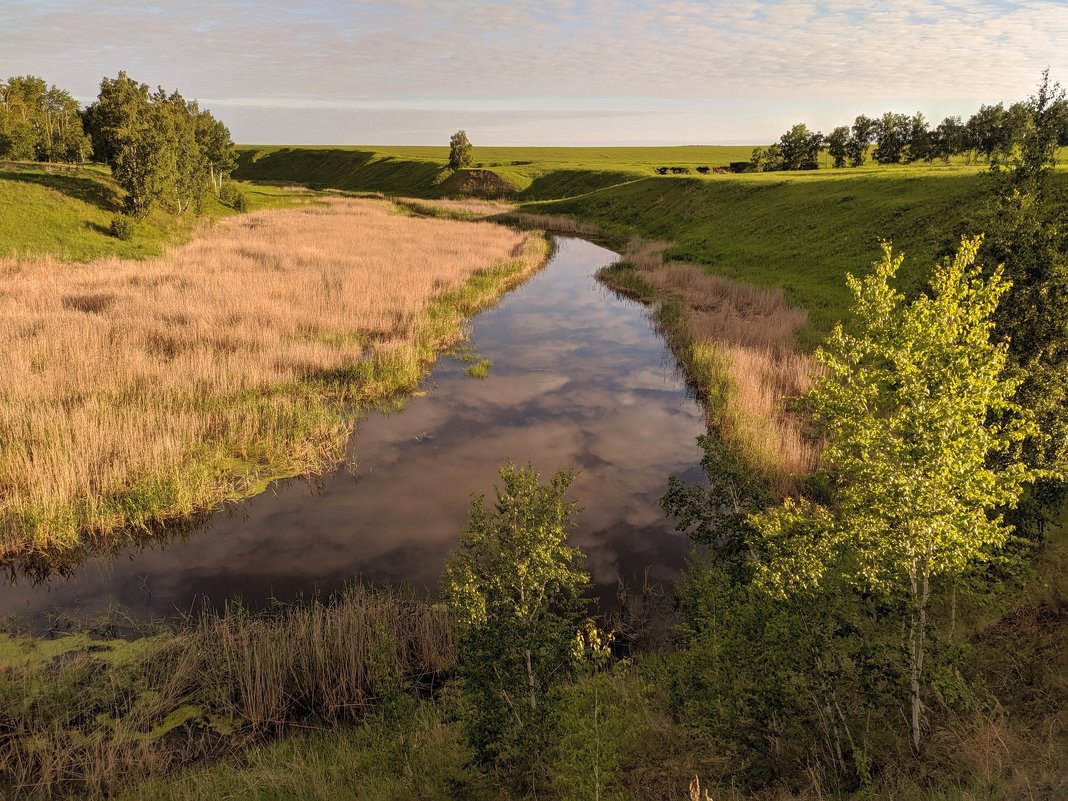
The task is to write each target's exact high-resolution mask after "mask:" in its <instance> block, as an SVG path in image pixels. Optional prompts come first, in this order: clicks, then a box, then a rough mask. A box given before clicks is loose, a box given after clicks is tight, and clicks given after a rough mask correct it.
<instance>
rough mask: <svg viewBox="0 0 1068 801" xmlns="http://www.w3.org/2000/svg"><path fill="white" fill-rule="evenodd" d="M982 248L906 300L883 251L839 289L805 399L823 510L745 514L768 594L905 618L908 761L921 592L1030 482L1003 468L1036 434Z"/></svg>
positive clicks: (990, 536) (1024, 474)
mask: <svg viewBox="0 0 1068 801" xmlns="http://www.w3.org/2000/svg"><path fill="white" fill-rule="evenodd" d="M979 246H980V239H971V240H964V241H962V243H961V246H960V249H959V250H958V252H957V255H956V258H955V259H953V260H952V261H950V260H947V261H945V262H944V263H943V264H942V265H941V266H939V267H938V268H937V269H936V270H935V272H934V275H933V278H932V281H931V294H930V295H921V296H920V297H919V298H917V299H916V300H915V301H913V302H912V303H906V302H905V299H904V296H903V295H902V294H901V293H899V292H898V291H896V290H895V289H893V288H892V286H891V281H892V279H893V278H894V276H895V275H896V273H897V271H898V268H899V267H900V265H901V261H902V258H901V257H900V256H897V257H895V256H894V255H893V254H892V252H891V250H890V246H889V245H885V246H884V253H883V258H882V260H881V261H879V262H877V263H876V265H875V269H874V272H873V273H872V274H871V275H870V276H868V277H867V278H865V279H863V280H858V279H856V278H854V277H853V276H849V285H850V288H851V289H852V291H853V295H854V298H855V303H854V316H855V324H854V325H853V326H851V330H853V331H854V333H847V332H846V329H845V328H843V327H842V326H841V325H839V326H837V328H836V329H835V331H834V333H833V334H832V336H831V338H830V340H829V342H828V345H827V346H826V347H825V348H821V349H820V350H819V351H817V358H818V360H819V362H820V363H821V364H822V365H823V367H824V368H825V370H826V373H825V375H824V376H823V377H822V378H820V379H819V380H818V381H817V383H816V386H815V387H814V388H813V389H812V390H811V392H810V393H809V395H808V401H809V403H810V404H811V408H812V410H813V413H814V415H815V418H816V420H817V421H819V422H821V423H822V424H823V426H824V427H825V435H826V437H827V448H826V450H825V452H824V458H825V461H826V463H827V464H828V465H830V467H831V469H832V471H833V473H834V475H835V477H836V492H835V495H834V499H833V502H832V503H827V504H821V503H817V502H814V501H810V500H804V499H802V500H787V501H786V502H785V503H784V504H783V505H781V506H778V507H775V508H773V509H770V510H767V511H765V512H761V513H758V514H757V515H755V516H754V519H753V524H754V525H755V526H756V528H757V529H759V530H760V532H761V533H762V535H763V540H762V548H763V554H762V559H761V562H760V564H759V567H758V571H759V577H758V578H759V581H760V582H761V584H762V585H763V586H765V587H766V588H768V589H769V590H771V591H772V592H774V593H777V594H779V595H791V594H794V593H803V592H804V590H805V589H806V588H811V587H814V586H819V585H820V584H821V583H822V582H824V581H825V580H835V579H836V577H842V578H844V579H845V580H847V581H849V582H852V583H854V584H855V585H856V586H857V587H858V588H861V589H863V590H867V591H873V592H876V593H880V594H884V595H887V596H895V595H897V594H898V593H901V594H902V595H903V597H904V598H905V599H906V606H907V626H906V629H907V632H908V633H907V641H906V643H905V646H906V652H907V653H906V661H907V666H908V669H907V674H908V685H909V692H908V698H909V705H910V709H911V715H910V726H909V729H910V739H911V741H912V744H913V747H914V748H915V749H916V750H919V748H920V746H921V742H922V731H923V719H924V715H923V702H922V697H923V687H924V682H925V658H926V655H927V648H926V642H927V634H928V618H927V615H928V604H929V600H930V597H931V583H932V580H934V579H937V578H938V577H939V576H943V575H954V574H959V573H961V572H963V571H964V570H966V569H967V568H968V567H969V566H970V565H972V564H974V563H976V562H977V561H982V560H984V559H985V558H987V557H988V556H989V555H990V554H991V553H992V551H993V550H994V549H996V548H998V547H999V546H1001V545H1002V544H1004V542H1005V541H1006V538H1007V536H1008V534H1009V531H1010V527H1009V526H1008V525H1006V523H1005V522H1004V520H1003V518H1002V516H1001V515H1000V514H998V513H997V512H996V510H998V509H1001V508H1005V507H1011V506H1013V505H1014V504H1015V503H1016V501H1017V499H1018V497H1019V495H1020V493H1021V490H1022V488H1023V487H1024V485H1025V484H1026V483H1027V482H1029V481H1031V480H1033V478H1034V477H1035V473H1034V472H1033V471H1032V470H1030V469H1029V468H1028V467H1027V466H1026V465H1025V464H1024V463H1023V462H1021V461H1020V460H1018V459H1015V458H1013V457H1012V451H1013V448H1014V446H1015V445H1016V444H1018V443H1019V442H1020V441H1022V440H1023V439H1024V438H1025V437H1026V436H1028V435H1029V434H1032V433H1033V432H1034V426H1033V424H1031V423H1030V421H1029V420H1028V418H1027V415H1026V413H1025V412H1024V411H1023V410H1021V409H1020V408H1019V407H1018V406H1017V404H1016V403H1015V402H1014V401H1013V399H1012V397H1013V393H1014V392H1015V390H1016V388H1017V386H1018V383H1019V382H1018V381H1016V380H1014V379H1011V378H1006V377H1005V376H1004V367H1005V363H1006V358H1007V353H1008V349H1007V346H1006V345H1005V344H1004V343H1001V344H996V343H994V342H992V341H991V335H992V331H993V322H992V320H991V318H992V315H993V314H994V310H995V309H996V308H997V305H998V302H999V301H1000V300H1001V298H1002V296H1003V295H1004V294H1005V291H1006V288H1007V285H1006V283H1005V281H1004V280H1003V279H1002V273H1001V271H1000V270H997V271H995V272H994V273H993V275H991V276H990V277H989V279H984V278H983V277H982V275H981V271H980V269H979V268H977V267H976V266H975V258H976V254H977V252H978V249H979Z"/></svg>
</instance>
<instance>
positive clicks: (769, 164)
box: [749, 144, 783, 172]
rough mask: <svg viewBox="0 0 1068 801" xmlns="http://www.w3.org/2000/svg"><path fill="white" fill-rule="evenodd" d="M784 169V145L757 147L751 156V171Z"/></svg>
mask: <svg viewBox="0 0 1068 801" xmlns="http://www.w3.org/2000/svg"><path fill="white" fill-rule="evenodd" d="M781 169H783V158H782V146H781V145H779V144H774V145H768V146H767V147H755V148H753V153H752V155H750V157H749V172H775V171H776V170H781Z"/></svg>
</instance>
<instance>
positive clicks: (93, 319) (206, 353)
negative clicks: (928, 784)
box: [0, 200, 546, 556]
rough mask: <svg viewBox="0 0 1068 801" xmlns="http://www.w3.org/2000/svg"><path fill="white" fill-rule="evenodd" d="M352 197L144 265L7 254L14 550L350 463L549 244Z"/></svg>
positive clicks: (251, 223) (2, 301)
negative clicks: (374, 416)
mask: <svg viewBox="0 0 1068 801" xmlns="http://www.w3.org/2000/svg"><path fill="white" fill-rule="evenodd" d="M391 209H392V206H391V204H389V203H388V202H385V201H372V200H364V201H342V200H333V201H329V202H327V203H325V204H321V205H315V206H309V207H307V208H304V209H299V210H281V211H266V212H261V213H257V214H251V215H246V216H241V217H236V218H232V219H230V220H226V221H224V222H220V223H219V224H217V225H216V227H215V228H214V229H212V230H211V231H209V232H205V233H203V234H202V235H200V236H198V237H197V238H196V239H194V241H192V242H191V243H190V244H188V245H185V246H183V247H181V248H177V249H174V250H171V251H169V252H168V253H167V254H166V255H165V256H162V257H160V258H156V259H151V260H147V261H142V262H136V261H129V260H117V259H112V260H104V261H97V262H92V263H88V264H62V263H59V262H56V261H54V260H51V259H46V258H40V259H32V258H26V259H10V258H9V259H6V260H3V261H0V346H2V347H3V349H4V351H5V354H6V357H7V358H6V359H5V360H4V362H3V364H2V365H0V443H3V444H2V447H0V530H2V531H3V534H2V535H0V554H3V555H6V556H16V555H19V554H26V553H28V552H31V551H34V550H37V549H42V548H56V547H66V546H70V545H73V544H74V543H75V542H77V541H78V539H79V537H80V536H81V535H84V534H88V535H90V536H104V535H107V534H109V533H111V532H113V531H115V530H118V529H122V528H126V527H134V528H145V527H148V526H151V525H154V524H156V523H159V522H162V521H165V520H168V519H171V518H174V517H182V516H187V515H191V514H194V513H197V512H200V511H203V510H206V509H209V508H211V507H212V506H214V505H215V504H217V503H219V502H220V501H223V500H226V499H232V498H239V497H243V496H244V495H247V494H249V493H252V492H255V491H258V490H260V489H262V488H263V484H264V481H265V480H266V479H268V478H272V477H278V476H283V475H293V474H298V473H307V472H313V471H316V470H318V469H321V468H322V467H324V466H326V465H329V464H332V463H335V462H336V461H337V460H338V459H340V458H341V456H342V455H343V451H344V445H345V442H346V441H347V438H348V436H349V435H350V433H351V431H352V426H353V416H352V414H351V413H347V412H346V410H347V409H348V408H349V407H351V405H352V404H359V403H367V402H372V401H375V400H378V399H381V398H384V397H386V396H389V395H390V394H392V393H395V392H398V391H403V390H410V389H414V388H415V387H416V386H417V385H418V382H419V381H420V379H421V378H422V375H423V373H424V371H425V369H426V368H427V366H428V364H429V363H430V362H431V361H432V360H433V358H434V356H435V354H436V353H437V352H438V351H439V350H441V349H443V348H445V347H448V346H449V345H450V344H452V343H453V342H454V341H455V340H456V339H457V337H459V335H460V322H461V320H462V318H463V316H464V315H467V314H470V313H471V312H473V311H475V310H477V309H478V308H480V307H481V306H482V305H485V304H486V303H488V302H490V301H492V300H493V299H494V298H496V297H497V296H498V295H499V293H500V291H501V290H502V289H503V288H504V287H506V286H508V285H511V284H514V283H515V282H516V281H518V280H521V278H522V277H523V276H524V275H526V274H527V273H529V271H531V270H532V269H534V268H535V267H537V266H539V265H540V264H541V263H542V262H543V260H544V257H545V254H546V247H545V243H544V240H543V239H542V238H541V237H540V236H537V235H532V234H526V233H523V232H518V231H515V230H513V229H509V228H505V227H503V226H498V225H492V224H488V223H465V222H455V221H450V220H441V219H421V218H415V217H408V216H402V215H398V214H394V213H392V211H391Z"/></svg>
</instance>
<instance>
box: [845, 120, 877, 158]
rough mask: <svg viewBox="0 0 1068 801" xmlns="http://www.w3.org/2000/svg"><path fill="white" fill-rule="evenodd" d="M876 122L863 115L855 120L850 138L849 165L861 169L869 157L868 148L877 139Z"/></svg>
mask: <svg viewBox="0 0 1068 801" xmlns="http://www.w3.org/2000/svg"><path fill="white" fill-rule="evenodd" d="M876 125H877V123H876V121H875V120H873V119H872V118H871V117H868V116H865V115H864V114H861V115H860V116H858V117H857V118H856V119H855V120H853V128H852V133H851V135H850V137H849V163H850V164H851V165H852V166H854V167H859V166H860V165H861V164H863V163H864V159H865V158H867V156H868V147H869V146H870V145H871V143H872V141H873V140H874V139H875V129H876Z"/></svg>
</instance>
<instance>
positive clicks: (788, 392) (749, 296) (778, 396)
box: [623, 241, 819, 495]
mask: <svg viewBox="0 0 1068 801" xmlns="http://www.w3.org/2000/svg"><path fill="white" fill-rule="evenodd" d="M666 247H667V245H666V243H662V242H644V241H634V242H632V243H630V245H628V247H627V248H626V249H625V251H624V254H623V258H624V260H625V261H626V262H627V263H629V264H631V265H633V267H634V269H635V271H636V272H637V274H638V277H639V278H640V280H641V281H643V282H644V283H645V284H647V285H648V286H650V287H652V288H653V289H654V290H655V291H656V292H658V293H662V294H664V295H666V296H668V297H670V298H673V299H675V300H677V301H678V302H679V303H680V304H681V305H682V324H683V325H684V327H685V329H686V330H685V336H684V337H683V339H684V340H685V342H686V345H687V346H688V348H689V350H690V352H689V353H688V354H686V356H685V358H684V360H687V359H688V360H689V361H691V362H694V363H695V365H694V366H695V368H696V369H697V371H699V372H701V373H702V380H703V381H705V382H709V383H716V382H719V383H722V384H725V387H724V388H723V390H722V391H721V392H716V391H715V388H709V387H706V388H705V389H706V390H708V389H712V391H713V393H714V394H717V395H718V398H717V402H716V403H712V404H710V406H709V415H710V422H711V423H712V424H713V425H714V426H715V427H716V428H717V429H718V431H719V433H720V434H721V435H722V436H724V437H725V438H727V439H728V440H730V442H731V444H732V445H733V446H735V447H737V448H739V449H740V450H741V451H742V452H743V453H744V454H745V455H746V457H747V459H748V460H749V461H750V462H751V463H752V464H754V465H755V466H756V467H758V468H759V469H760V470H761V471H762V472H763V473H764V474H765V475H766V476H767V477H768V478H769V479H770V480H771V483H772V486H773V487H774V488H775V490H776V491H777V492H778V493H779V494H784V495H785V494H788V493H790V492H792V491H793V490H794V489H795V488H796V486H797V481H798V479H799V477H801V476H803V475H805V474H807V473H809V472H811V471H812V470H814V469H815V468H816V466H817V464H818V461H819V448H818V446H817V445H816V444H815V443H813V442H812V441H811V440H810V439H808V438H807V437H806V436H805V434H804V431H803V422H804V421H803V419H802V418H801V416H800V415H798V414H796V413H794V412H791V411H790V410H789V409H788V401H789V399H790V398H794V397H797V396H799V395H801V394H803V393H805V392H806V391H808V390H809V389H810V388H811V386H812V382H813V379H814V377H815V375H816V371H817V365H816V363H815V361H814V360H813V359H812V358H811V357H810V356H808V355H806V354H803V353H799V352H798V351H797V350H795V349H794V338H795V336H796V334H797V332H798V331H799V330H800V329H801V328H802V327H803V326H804V325H805V323H806V322H807V320H808V315H807V313H806V312H805V311H803V310H802V309H798V308H795V307H793V306H790V305H789V304H788V303H787V302H786V298H785V296H784V295H783V292H782V290H781V289H778V288H774V289H761V288H759V287H754V286H750V285H748V284H743V283H741V282H739V281H732V280H730V279H728V278H723V277H721V276H717V275H711V274H709V273H706V272H705V271H703V270H701V269H699V268H697V267H695V266H692V265H688V264H680V263H678V262H665V261H664V260H663V251H664V250H665V249H666Z"/></svg>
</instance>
